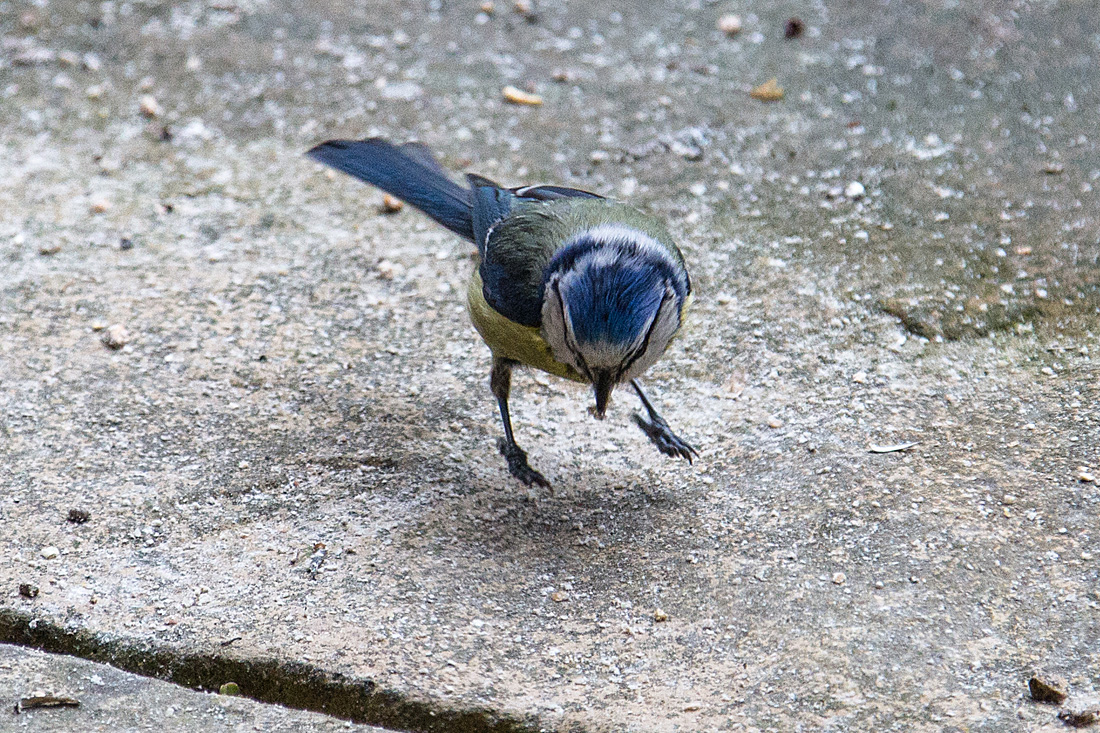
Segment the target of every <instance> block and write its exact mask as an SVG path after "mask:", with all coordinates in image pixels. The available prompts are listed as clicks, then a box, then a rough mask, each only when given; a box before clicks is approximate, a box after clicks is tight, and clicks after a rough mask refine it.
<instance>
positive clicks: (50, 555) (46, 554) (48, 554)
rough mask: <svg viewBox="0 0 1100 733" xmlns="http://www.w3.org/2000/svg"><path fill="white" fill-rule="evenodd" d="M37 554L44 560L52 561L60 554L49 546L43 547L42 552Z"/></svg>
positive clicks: (59, 551)
mask: <svg viewBox="0 0 1100 733" xmlns="http://www.w3.org/2000/svg"><path fill="white" fill-rule="evenodd" d="M38 554H40V555H41V556H42V558H43V559H44V560H53V559H54V558H56V557H57V556H58V555H60V554H61V550H59V549H57V548H56V547H54V546H53V545H50V546H49V547H43V548H42V552H40V553H38Z"/></svg>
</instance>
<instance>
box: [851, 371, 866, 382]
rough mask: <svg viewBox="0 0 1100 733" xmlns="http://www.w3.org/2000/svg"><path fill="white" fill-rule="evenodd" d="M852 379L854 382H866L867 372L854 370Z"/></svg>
mask: <svg viewBox="0 0 1100 733" xmlns="http://www.w3.org/2000/svg"><path fill="white" fill-rule="evenodd" d="M852 381H853V382H855V383H856V384H867V372H856V373H855V374H853V375H852Z"/></svg>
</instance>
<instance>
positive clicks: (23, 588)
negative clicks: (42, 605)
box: [19, 583, 38, 598]
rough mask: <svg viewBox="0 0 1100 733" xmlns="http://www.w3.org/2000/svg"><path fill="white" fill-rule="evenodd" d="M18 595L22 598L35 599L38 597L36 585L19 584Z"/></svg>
mask: <svg viewBox="0 0 1100 733" xmlns="http://www.w3.org/2000/svg"><path fill="white" fill-rule="evenodd" d="M19 595H21V596H23V597H24V598H37V597H38V586H37V585H31V584H30V583H20V584H19Z"/></svg>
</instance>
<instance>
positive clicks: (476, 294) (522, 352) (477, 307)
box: [466, 269, 588, 383]
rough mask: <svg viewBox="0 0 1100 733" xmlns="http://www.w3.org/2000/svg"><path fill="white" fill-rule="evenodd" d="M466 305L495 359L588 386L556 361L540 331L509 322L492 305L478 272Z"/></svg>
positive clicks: (471, 279) (469, 288)
mask: <svg viewBox="0 0 1100 733" xmlns="http://www.w3.org/2000/svg"><path fill="white" fill-rule="evenodd" d="M466 303H467V305H468V306H469V308H470V320H471V321H473V323H474V328H476V329H477V332H478V333H479V334H481V338H482V340H484V341H485V343H486V344H488V345H489V348H490V349H491V350H492V352H493V356H497V357H500V358H502V359H512V360H513V361H518V362H519V363H521V364H526V365H528V366H533V367H535V368H536V369H541V370H543V371H544V372H549V373H550V374H553V375H555V376H558V377H564V378H565V379H572V380H573V381H575V382H585V383H587V382H588V380H587V379H585V378H584V377H583V376H581V374H580V372H578V371H577V370H576V369H574V368H573V367H571V366H569V365H568V364H562V363H561V362H560V361H558V360H557V359H555V358H554V352H553V351H551V349H550V345H549V344H547V343H546V341H544V340H543V338H542V334H541V333H539V329H538V328H537V327H535V326H524V325H523V324H520V323H516V322H515V321H510V320H508V319H507V318H505V317H504V316H502V315H501V314H500V313H498V312H497V311H496V310H494V309H493V307H492V306H491V305H489V303H488V302H487V301H486V300H485V292H484V290H483V289H482V284H481V275H480V274H479V273H478V271H477V270H476V269H475V270H474V274H473V277H471V278H470V284H469V287H468V288H467V289H466Z"/></svg>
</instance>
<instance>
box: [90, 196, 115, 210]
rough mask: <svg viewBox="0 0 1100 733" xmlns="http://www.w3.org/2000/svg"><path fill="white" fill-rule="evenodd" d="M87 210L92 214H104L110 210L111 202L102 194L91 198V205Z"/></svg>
mask: <svg viewBox="0 0 1100 733" xmlns="http://www.w3.org/2000/svg"><path fill="white" fill-rule="evenodd" d="M88 210H89V211H91V212H92V213H93V214H106V213H107V212H108V211H110V210H111V202H110V201H108V200H107V199H105V198H103V197H102V196H100V197H97V198H94V199H92V203H91V205H90V206H89V207H88Z"/></svg>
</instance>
